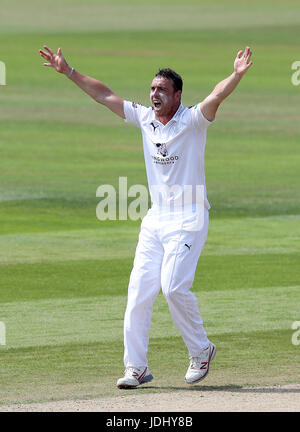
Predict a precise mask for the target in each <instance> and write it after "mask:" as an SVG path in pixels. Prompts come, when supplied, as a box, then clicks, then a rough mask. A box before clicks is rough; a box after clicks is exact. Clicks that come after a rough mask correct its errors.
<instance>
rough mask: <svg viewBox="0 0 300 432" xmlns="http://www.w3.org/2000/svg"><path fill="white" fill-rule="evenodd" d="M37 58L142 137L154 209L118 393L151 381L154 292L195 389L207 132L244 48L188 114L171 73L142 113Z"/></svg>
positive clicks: (146, 225) (208, 354)
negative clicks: (183, 351) (182, 348)
mask: <svg viewBox="0 0 300 432" xmlns="http://www.w3.org/2000/svg"><path fill="white" fill-rule="evenodd" d="M40 54H41V56H42V57H43V58H44V59H45V60H46V63H44V65H45V66H48V67H52V68H53V69H55V70H56V71H57V72H59V73H61V74H63V75H66V77H68V78H69V79H70V80H72V81H73V82H74V83H75V84H77V86H78V87H80V88H81V89H82V90H83V91H84V92H85V93H87V94H88V95H89V96H91V97H92V98H93V99H94V100H95V101H96V102H99V103H100V104H102V105H105V106H106V107H107V108H109V109H110V110H111V111H112V112H113V113H115V114H117V115H118V116H120V117H121V118H123V119H124V120H125V122H128V123H131V124H133V125H135V126H137V127H138V128H139V129H140V130H141V133H142V139H143V150H144V157H145V165H146V172H147V179H148V185H149V190H150V196H151V202H152V205H151V208H150V209H149V211H148V213H147V214H146V216H145V217H144V218H143V220H142V224H141V230H140V234H139V240H138V244H137V248H136V253H135V258H134V264H133V269H132V272H131V275H130V280H129V286H128V300H127V307H126V312H125V318H124V365H125V373H124V376H123V377H122V378H120V379H119V380H118V381H117V386H118V387H119V388H120V389H124V388H136V387H137V386H139V385H140V384H143V383H146V382H150V381H151V380H152V379H153V376H152V374H151V372H150V369H149V367H148V360H147V351H148V342H149V331H150V324H151V319H152V310H153V303H154V301H155V299H156V297H157V295H158V293H159V292H160V289H162V292H163V295H164V297H165V298H166V301H167V302H168V306H169V310H170V313H171V316H172V319H173V321H174V323H175V325H176V326H177V328H178V330H179V331H180V333H181V335H182V338H183V341H184V343H185V345H186V347H187V350H188V353H189V357H190V364H189V367H188V370H187V372H186V375H185V381H186V382H187V383H188V384H194V383H198V382H199V381H201V380H203V379H204V378H205V377H206V376H207V374H208V372H209V367H210V362H211V360H213V358H214V356H215V354H216V347H215V345H214V344H213V343H212V342H211V341H210V340H209V339H208V337H207V334H206V332H205V329H204V326H203V320H202V318H201V316H200V312H199V309H198V303H197V298H196V296H195V295H194V294H193V293H192V292H191V287H192V284H193V281H194V276H195V271H196V266H197V262H198V259H199V257H200V254H201V251H202V249H203V246H204V244H205V241H206V237H207V232H208V221H209V209H210V204H209V202H208V200H207V195H206V186H205V173H204V151H205V144H206V133H207V128H208V127H209V126H210V125H211V124H212V123H213V122H214V120H215V116H216V112H217V109H218V107H219V105H220V104H221V102H223V101H224V99H226V98H227V97H228V96H229V95H230V94H231V93H232V92H233V90H234V89H235V88H236V86H237V85H238V83H239V82H240V80H241V78H242V77H243V75H244V74H245V73H246V72H247V70H248V69H249V68H250V67H251V65H252V64H253V62H252V61H251V55H252V52H251V50H250V48H249V47H248V46H247V47H246V48H245V50H240V51H239V52H238V53H237V56H236V58H235V60H234V65H233V72H232V74H231V75H230V76H228V77H227V78H225V79H224V80H223V81H221V82H219V83H218V84H217V85H216V86H215V88H214V90H213V91H212V92H211V93H210V94H209V95H208V96H207V97H206V98H205V99H204V100H202V102H201V103H198V104H196V105H194V106H191V107H188V108H185V107H184V106H183V105H182V103H181V95H182V79H181V77H180V75H178V74H177V73H176V72H175V71H173V70H171V69H169V68H167V69H160V70H159V71H158V72H157V74H156V75H155V77H154V79H153V80H152V83H151V86H150V101H151V106H150V107H146V106H143V105H140V104H138V103H136V102H132V101H128V100H124V99H122V98H121V97H119V96H117V95H116V94H115V93H114V92H113V91H112V90H110V89H109V88H108V87H107V86H106V85H105V84H103V83H102V82H99V81H98V80H96V79H94V78H91V77H89V76H86V75H83V74H81V73H80V72H79V71H77V70H75V69H74V68H73V67H71V66H69V64H68V63H67V61H66V60H65V58H64V56H63V54H62V51H61V49H60V48H58V50H57V53H55V52H54V51H53V50H52V49H50V48H48V47H47V46H44V49H43V50H40ZM187 191H188V193H187ZM199 191H200V192H201V193H200V194H198V193H197V192H199ZM186 195H188V199H187V198H186ZM199 196H200V199H199Z"/></svg>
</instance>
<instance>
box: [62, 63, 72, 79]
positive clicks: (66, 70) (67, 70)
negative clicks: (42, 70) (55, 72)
mask: <svg viewBox="0 0 300 432" xmlns="http://www.w3.org/2000/svg"><path fill="white" fill-rule="evenodd" d="M71 72H72V67H71V66H69V65H66V67H64V69H63V74H64V75H66V76H67V77H68V76H69V75H70V74H71Z"/></svg>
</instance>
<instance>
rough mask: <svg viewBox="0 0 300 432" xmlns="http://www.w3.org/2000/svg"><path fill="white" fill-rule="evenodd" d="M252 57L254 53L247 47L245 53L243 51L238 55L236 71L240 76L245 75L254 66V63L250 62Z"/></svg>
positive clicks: (235, 63) (235, 62) (235, 64)
mask: <svg viewBox="0 0 300 432" xmlns="http://www.w3.org/2000/svg"><path fill="white" fill-rule="evenodd" d="M251 56H252V51H251V50H250V48H249V47H248V46H247V47H246V48H245V51H244V53H243V50H240V51H239V52H238V53H237V56H236V59H235V60H234V66H233V67H234V71H235V72H236V73H238V74H244V73H245V72H247V70H248V69H249V68H250V66H252V65H253V61H250V58H251Z"/></svg>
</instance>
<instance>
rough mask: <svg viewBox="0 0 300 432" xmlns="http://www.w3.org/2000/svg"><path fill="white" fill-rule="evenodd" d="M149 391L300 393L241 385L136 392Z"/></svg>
mask: <svg viewBox="0 0 300 432" xmlns="http://www.w3.org/2000/svg"><path fill="white" fill-rule="evenodd" d="M147 389H149V390H168V391H195V392H207V391H215V392H218V391H222V392H226V391H227V392H231V393H232V392H233V393H300V387H299V388H295V387H291V388H282V387H279V386H278V387H267V386H266V387H248V388H247V387H243V386H240V385H235V384H229V385H225V386H207V385H206V386H201V385H199V386H191V387H172V386H168V387H162V386H143V387H138V388H137V389H136V390H139V391H142V390H143V391H146V390H147Z"/></svg>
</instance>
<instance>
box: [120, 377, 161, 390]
mask: <svg viewBox="0 0 300 432" xmlns="http://www.w3.org/2000/svg"><path fill="white" fill-rule="evenodd" d="M152 380H153V376H152V375H151V374H150V375H147V376H145V377H144V378H142V380H141V382H140V383H139V384H137V385H130V384H119V385H118V386H117V387H118V388H119V389H135V388H137V387H138V386H140V385H142V384H146V383H148V382H150V381H152Z"/></svg>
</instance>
